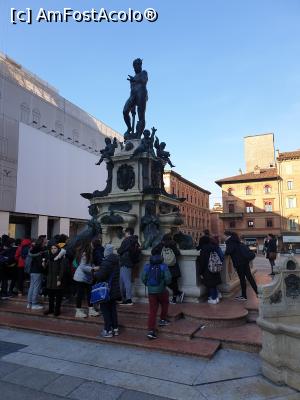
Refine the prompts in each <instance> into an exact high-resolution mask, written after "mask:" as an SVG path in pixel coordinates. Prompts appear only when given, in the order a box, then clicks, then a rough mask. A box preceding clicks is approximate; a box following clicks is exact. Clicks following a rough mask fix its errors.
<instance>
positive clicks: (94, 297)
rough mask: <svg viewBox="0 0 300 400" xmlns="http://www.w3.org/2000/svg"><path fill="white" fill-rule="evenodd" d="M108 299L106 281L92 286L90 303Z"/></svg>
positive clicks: (108, 287) (108, 289)
mask: <svg viewBox="0 0 300 400" xmlns="http://www.w3.org/2000/svg"><path fill="white" fill-rule="evenodd" d="M109 300H110V285H109V284H108V282H100V283H96V285H93V286H92V291H91V300H90V302H91V303H92V304H95V303H101V302H105V301H109Z"/></svg>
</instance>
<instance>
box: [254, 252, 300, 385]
mask: <svg viewBox="0 0 300 400" xmlns="http://www.w3.org/2000/svg"><path fill="white" fill-rule="evenodd" d="M275 272H276V275H275V277H274V279H273V281H272V282H271V283H269V284H267V285H264V286H259V297H260V306H259V318H258V319H257V324H258V325H259V326H260V327H261V329H262V335H263V336H262V351H261V353H260V356H261V358H262V373H263V375H265V376H266V377H267V378H269V379H270V380H272V381H273V382H275V383H277V384H286V385H288V386H290V387H292V388H294V389H297V390H300V256H293V255H286V256H281V257H280V258H279V259H278V261H277V266H276V268H275Z"/></svg>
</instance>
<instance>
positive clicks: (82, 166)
mask: <svg viewBox="0 0 300 400" xmlns="http://www.w3.org/2000/svg"><path fill="white" fill-rule="evenodd" d="M105 137H111V138H113V137H116V138H117V139H118V140H120V141H122V140H123V137H122V136H121V135H120V134H119V133H117V132H116V131H114V130H113V129H111V128H110V127H109V126H107V125H105V124H104V123H103V122H101V121H99V120H97V119H96V118H94V117H93V116H91V115H90V114H88V113H87V112H85V111H83V110H82V109H80V108H79V107H77V106H76V105H74V104H72V103H71V102H69V101H68V100H66V99H65V98H63V97H62V96H60V95H59V93H58V91H57V90H56V89H55V88H53V87H51V86H50V85H49V84H47V83H46V82H44V81H43V80H41V79H40V78H38V77H37V76H35V75H33V74H32V73H30V72H28V71H27V70H25V69H24V68H22V66H21V65H19V64H17V63H16V62H15V61H13V60H11V59H10V58H8V57H7V56H5V55H3V54H1V53H0V235H2V234H4V233H6V234H10V235H11V236H12V237H23V236H25V235H26V236H31V237H34V238H35V237H37V236H38V235H41V234H47V235H48V237H51V236H54V235H55V234H58V233H65V234H67V235H73V234H76V233H77V231H78V230H80V229H81V228H82V227H83V226H84V225H85V223H86V221H87V220H88V219H89V215H88V201H87V200H85V199H83V198H82V197H81V196H80V193H83V192H93V191H94V190H96V189H99V190H101V189H103V188H104V187H105V184H106V176H107V174H106V170H105V165H104V163H103V164H102V165H101V166H100V167H99V166H96V165H95V163H96V162H97V161H98V159H99V150H100V149H102V148H103V147H104V146H105V145H104V139H105Z"/></svg>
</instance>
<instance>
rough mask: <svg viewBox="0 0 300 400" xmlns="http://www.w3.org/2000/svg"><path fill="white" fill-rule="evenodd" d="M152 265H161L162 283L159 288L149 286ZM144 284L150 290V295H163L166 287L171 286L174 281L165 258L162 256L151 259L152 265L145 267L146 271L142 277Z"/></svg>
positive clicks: (154, 256)
mask: <svg viewBox="0 0 300 400" xmlns="http://www.w3.org/2000/svg"><path fill="white" fill-rule="evenodd" d="M151 265H159V266H160V282H159V285H157V286H150V285H148V275H149V269H150V266H151ZM141 279H142V282H143V283H144V285H145V286H147V288H148V293H149V294H158V293H163V292H164V290H165V288H166V286H167V285H169V284H170V283H171V281H172V276H171V273H170V271H169V268H168V266H167V265H166V264H164V263H163V258H162V256H160V255H158V254H157V255H153V256H151V257H150V264H146V265H145V266H144V270H143V272H142V276H141Z"/></svg>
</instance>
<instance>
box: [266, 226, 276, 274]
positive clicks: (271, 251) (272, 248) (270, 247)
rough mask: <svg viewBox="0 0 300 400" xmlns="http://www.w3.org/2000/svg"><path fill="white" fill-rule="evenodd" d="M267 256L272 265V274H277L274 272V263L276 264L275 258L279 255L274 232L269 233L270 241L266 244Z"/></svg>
mask: <svg viewBox="0 0 300 400" xmlns="http://www.w3.org/2000/svg"><path fill="white" fill-rule="evenodd" d="M266 252H267V254H266V257H267V258H268V259H269V262H270V265H271V273H270V275H275V273H274V270H273V268H274V265H275V260H276V257H277V243H276V238H275V236H274V235H273V234H272V233H269V234H268V242H267V246H266Z"/></svg>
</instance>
